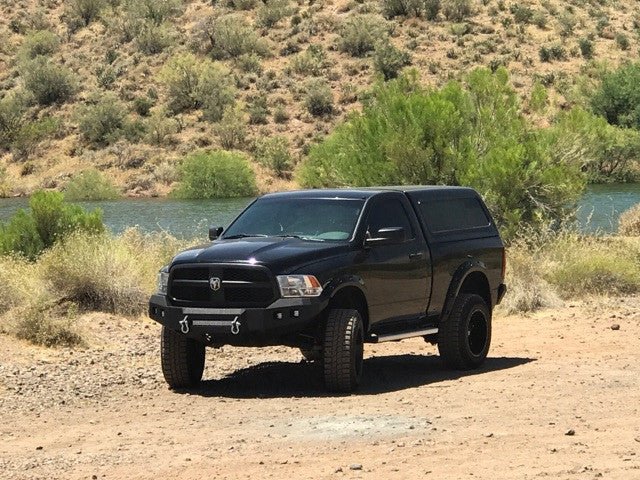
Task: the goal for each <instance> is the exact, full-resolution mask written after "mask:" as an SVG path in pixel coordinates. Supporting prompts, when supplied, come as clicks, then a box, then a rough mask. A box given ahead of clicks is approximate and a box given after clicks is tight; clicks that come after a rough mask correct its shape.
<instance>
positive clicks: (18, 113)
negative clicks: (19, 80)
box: [0, 92, 28, 150]
mask: <svg viewBox="0 0 640 480" xmlns="http://www.w3.org/2000/svg"><path fill="white" fill-rule="evenodd" d="M27 105H28V100H27V98H26V97H25V95H23V94H21V93H19V92H11V93H9V94H8V95H6V96H5V97H4V98H2V99H0V150H6V149H9V148H10V146H11V144H12V143H13V140H14V139H15V137H16V135H17V134H18V132H19V131H20V129H21V128H22V125H23V124H24V122H25V118H24V116H25V112H26V111H27Z"/></svg>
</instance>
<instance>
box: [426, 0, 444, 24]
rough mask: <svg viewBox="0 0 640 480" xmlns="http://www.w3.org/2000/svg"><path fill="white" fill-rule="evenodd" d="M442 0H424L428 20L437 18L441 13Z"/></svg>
mask: <svg viewBox="0 0 640 480" xmlns="http://www.w3.org/2000/svg"><path fill="white" fill-rule="evenodd" d="M440 3H441V2H440V0H424V16H425V18H426V19H427V20H435V19H436V18H438V13H440Z"/></svg>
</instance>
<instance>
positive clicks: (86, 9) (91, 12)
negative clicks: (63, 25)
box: [67, 0, 107, 27]
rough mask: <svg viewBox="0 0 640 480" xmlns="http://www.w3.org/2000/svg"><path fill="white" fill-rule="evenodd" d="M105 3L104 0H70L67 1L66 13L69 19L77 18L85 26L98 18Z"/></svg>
mask: <svg viewBox="0 0 640 480" xmlns="http://www.w3.org/2000/svg"><path fill="white" fill-rule="evenodd" d="M106 3H107V2H106V0H71V1H70V2H68V3H67V14H68V16H69V17H70V19H71V21H73V20H75V19H77V20H79V21H80V23H82V25H84V26H85V27H86V26H87V25H89V24H90V23H91V22H92V21H94V20H96V19H97V18H98V16H99V15H100V12H101V11H102V9H103V8H104V7H105V6H106Z"/></svg>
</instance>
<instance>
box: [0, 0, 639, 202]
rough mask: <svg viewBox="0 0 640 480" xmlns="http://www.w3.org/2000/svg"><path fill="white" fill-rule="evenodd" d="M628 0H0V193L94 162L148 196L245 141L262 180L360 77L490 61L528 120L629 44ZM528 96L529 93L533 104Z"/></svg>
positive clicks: (352, 103) (440, 77)
mask: <svg viewBox="0 0 640 480" xmlns="http://www.w3.org/2000/svg"><path fill="white" fill-rule="evenodd" d="M639 26H640V11H639V9H638V6H637V2H635V1H633V0H618V1H611V0H599V1H595V0H574V1H559V0H542V1H537V0H531V1H526V2H515V1H505V0H482V1H477V0H373V1H370V0H365V1H359V0H318V1H308V2H304V1H298V2H295V1H289V0H265V1H264V2H263V1H262V0H220V1H216V2H204V1H184V2H183V1H181V0H142V1H134V0H121V1H120V0H68V1H60V0H21V1H9V0H2V1H0V177H1V178H0V184H3V185H4V187H3V188H0V191H2V194H3V195H5V196H9V195H23V194H30V193H32V192H33V191H35V190H37V189H39V188H56V189H64V188H65V186H66V184H67V182H68V181H69V179H70V178H72V177H73V176H74V175H76V174H77V173H79V172H81V171H83V170H86V169H89V168H95V169H97V170H99V171H102V172H103V173H105V174H106V175H105V176H108V178H110V179H112V181H113V182H114V183H115V185H116V187H118V189H119V190H120V191H121V192H123V193H126V194H129V195H164V194H166V193H167V192H168V191H169V190H170V189H171V186H172V184H173V183H174V182H175V181H176V180H177V172H178V170H177V169H178V166H179V165H180V163H181V162H182V160H183V159H184V158H185V156H186V155H188V154H189V153H191V152H193V151H196V150H198V149H201V148H222V149H225V150H239V151H242V152H245V153H246V155H247V157H248V158H249V159H250V161H251V165H252V168H253V169H254V170H255V171H256V174H257V180H258V187H259V189H260V190H262V191H266V190H273V189H282V188H288V187H291V186H293V185H294V184H295V180H294V179H293V177H292V172H293V171H294V170H295V166H296V164H297V163H298V162H299V161H300V160H301V159H302V158H304V156H305V155H306V153H307V152H308V149H309V147H310V146H311V145H312V144H313V143H314V142H317V141H318V140H320V139H322V138H323V137H324V136H326V134H327V133H329V132H330V131H331V130H332V127H333V126H334V125H335V124H336V123H337V122H339V121H340V120H341V119H344V118H345V116H346V115H348V113H349V112H350V111H354V110H358V109H359V108H361V105H362V102H366V100H367V96H368V92H369V91H370V89H371V87H372V86H373V85H374V83H375V82H376V81H383V79H384V78H387V79H388V78H392V77H394V76H396V75H397V74H398V73H399V72H400V71H401V70H402V69H403V68H415V69H416V71H417V72H418V75H419V78H420V81H421V82H422V83H423V84H425V85H433V86H440V85H442V84H444V83H445V82H446V81H447V80H449V79H456V78H460V77H461V76H462V75H463V74H465V73H467V72H469V71H470V70H471V69H472V68H474V67H478V66H485V67H489V68H491V69H496V68H498V67H500V66H506V67H507V69H508V71H509V73H510V78H511V83H512V85H513V86H514V88H515V89H516V91H517V92H518V94H519V95H520V96H521V99H522V105H524V109H525V112H524V113H525V114H526V115H528V116H529V117H530V118H531V120H532V121H533V122H534V123H536V124H539V125H546V124H548V123H549V122H550V121H552V119H553V117H554V115H555V114H556V113H557V112H558V111H559V110H561V109H566V108H568V107H570V106H572V105H574V104H580V103H581V102H584V100H585V97H587V96H588V95H589V91H590V90H589V89H590V86H591V85H592V84H593V82H594V78H597V76H598V75H599V74H600V72H602V71H603V70H604V69H606V68H611V67H614V66H617V65H618V64H620V63H621V62H622V61H624V60H625V59H635V58H637V53H638V38H639V36H638V28H639ZM541 104H542V105H541Z"/></svg>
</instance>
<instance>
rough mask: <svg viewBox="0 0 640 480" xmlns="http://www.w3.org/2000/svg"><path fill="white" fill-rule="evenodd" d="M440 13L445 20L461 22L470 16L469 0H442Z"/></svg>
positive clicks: (471, 11)
mask: <svg viewBox="0 0 640 480" xmlns="http://www.w3.org/2000/svg"><path fill="white" fill-rule="evenodd" d="M442 13H443V14H444V16H445V18H446V19H447V20H450V21H452V22H461V21H463V20H464V19H465V18H467V17H469V16H471V14H472V13H473V10H472V8H471V0H442Z"/></svg>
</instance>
